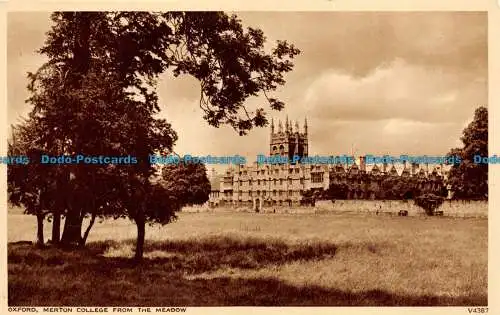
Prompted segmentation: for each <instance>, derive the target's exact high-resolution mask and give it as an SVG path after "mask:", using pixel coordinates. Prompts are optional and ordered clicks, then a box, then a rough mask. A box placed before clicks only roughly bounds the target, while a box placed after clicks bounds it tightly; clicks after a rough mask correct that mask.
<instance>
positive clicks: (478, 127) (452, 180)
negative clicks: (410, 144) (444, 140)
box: [448, 106, 488, 199]
mask: <svg viewBox="0 0 500 315" xmlns="http://www.w3.org/2000/svg"><path fill="white" fill-rule="evenodd" d="M461 140H462V142H463V144H464V145H463V147H462V148H454V149H452V150H451V151H450V153H449V154H448V155H449V156H458V157H460V159H461V163H459V164H454V165H453V166H452V168H451V170H450V173H449V176H448V183H449V184H450V185H451V187H452V190H453V191H454V198H460V199H487V198H488V164H485V163H477V161H474V156H476V155H477V156H481V157H488V109H487V108H486V107H483V106H481V107H479V108H477V109H476V111H475V113H474V119H473V121H472V122H471V123H470V124H469V125H468V126H467V127H466V128H465V129H464V131H463V135H462V137H461Z"/></svg>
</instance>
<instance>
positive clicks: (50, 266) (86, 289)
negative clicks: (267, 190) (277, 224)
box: [8, 237, 487, 306]
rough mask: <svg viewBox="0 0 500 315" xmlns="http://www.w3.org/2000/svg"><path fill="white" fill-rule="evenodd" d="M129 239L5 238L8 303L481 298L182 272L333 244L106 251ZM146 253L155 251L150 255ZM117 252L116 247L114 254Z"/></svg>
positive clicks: (358, 302)
mask: <svg viewBox="0 0 500 315" xmlns="http://www.w3.org/2000/svg"><path fill="white" fill-rule="evenodd" d="M132 245H133V242H132V241H125V242H119V243H118V242H113V241H107V242H98V243H91V244H89V246H88V248H86V249H83V250H77V251H62V250H59V249H55V248H46V249H37V248H35V247H33V246H30V245H27V244H9V248H8V261H9V279H8V280H9V297H8V301H9V305H10V306H29V305H33V306H34V305H36V306H43V305H50V306H77V305H78V306H436V305H453V306H459V305H460V306H463V305H469V306H470V305H486V304H487V297H486V296H481V295H478V296H469V297H437V296H406V295H397V294H392V293H389V292H385V291H379V290H371V291H366V292H361V293H352V292H344V291H340V290H337V289H325V288H322V287H318V286H301V287H299V286H294V285H290V284H288V283H286V282H284V281H281V280H279V279H276V278H256V279H235V278H229V277H220V278H215V279H199V278H198V279H195V280H188V279H186V275H189V274H196V273H202V272H205V271H209V270H217V269H221V268H228V267H229V268H245V269H248V268H251V269H258V268H264V267H266V266H270V265H279V264H284V263H289V262H293V261H297V260H319V259H325V258H331V257H333V256H334V255H335V252H336V250H337V248H336V246H335V245H332V244H325V243H313V244H300V245H287V244H286V243H284V242H281V241H269V240H265V241H264V240H258V239H233V238H229V237H217V238H215V237H214V238H208V239H200V240H189V241H162V242H148V243H147V244H146V247H145V249H146V251H145V254H146V257H148V255H149V256H150V257H151V258H146V259H145V261H144V264H142V265H141V266H138V267H134V265H133V263H132V262H131V260H130V259H129V258H124V257H107V256H108V255H107V254H109V253H110V252H114V253H115V254H120V250H123V249H124V248H128V247H130V246H132ZM153 254H156V255H157V256H158V255H159V256H161V257H155V256H154V255H153ZM117 256H120V255H117Z"/></svg>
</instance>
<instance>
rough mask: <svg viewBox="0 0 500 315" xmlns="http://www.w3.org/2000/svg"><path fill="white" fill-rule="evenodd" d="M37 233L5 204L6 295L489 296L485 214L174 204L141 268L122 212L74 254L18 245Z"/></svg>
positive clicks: (205, 298) (249, 299)
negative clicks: (191, 208)
mask: <svg viewBox="0 0 500 315" xmlns="http://www.w3.org/2000/svg"><path fill="white" fill-rule="evenodd" d="M35 235H36V219H35V217H32V216H26V215H22V214H19V213H10V214H9V220H8V238H9V242H10V243H9V246H8V260H9V264H8V273H9V278H8V281H9V297H8V300H9V305H12V306H14V305H16V306H21V305H22V306H25V305H36V306H42V305H51V306H77V305H78V306H181V305H182V306H236V305H241V306H245V305H246V306H250V305H252V306H288V305H290V306H292V305H293V306H300V305H302V306H395V305H397V306H437V305H453V306H472V305H481V306H484V305H487V304H488V301H487V291H488V290H487V287H488V286H487V281H488V244H487V239H488V221H487V219H463V218H443V217H391V216H375V215H361V214H303V215H301V214H293V215H292V214H258V213H180V215H179V220H178V221H177V222H174V223H172V224H169V225H166V226H163V227H159V226H153V227H148V229H147V231H146V240H147V241H146V247H145V258H146V259H145V262H144V264H143V265H141V266H140V267H134V266H132V264H131V262H130V258H131V257H132V256H133V249H134V238H135V236H136V230H135V225H134V224H133V223H131V222H130V221H127V220H117V221H113V220H111V221H105V222H102V223H96V225H95V226H94V228H93V230H92V231H91V234H90V236H89V242H88V246H87V248H85V249H82V250H78V251H74V252H67V251H66V252H65V251H62V250H58V249H54V248H47V249H42V250H41V249H36V248H34V247H33V246H31V245H28V244H23V243H16V242H18V241H24V240H30V241H32V240H34V238H35ZM46 236H50V223H46Z"/></svg>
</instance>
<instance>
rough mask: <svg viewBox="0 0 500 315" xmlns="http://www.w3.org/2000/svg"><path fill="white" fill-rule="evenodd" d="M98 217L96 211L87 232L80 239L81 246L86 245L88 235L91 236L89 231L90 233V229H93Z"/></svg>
mask: <svg viewBox="0 0 500 315" xmlns="http://www.w3.org/2000/svg"><path fill="white" fill-rule="evenodd" d="M96 217H97V215H96V213H95V212H94V213H92V219H90V223H89V226H88V227H87V229H86V230H85V234H83V237H82V239H81V240H80V244H79V246H80V247H83V246H85V243H86V242H87V237H88V236H89V233H90V229H92V226H93V225H94V222H95V219H96Z"/></svg>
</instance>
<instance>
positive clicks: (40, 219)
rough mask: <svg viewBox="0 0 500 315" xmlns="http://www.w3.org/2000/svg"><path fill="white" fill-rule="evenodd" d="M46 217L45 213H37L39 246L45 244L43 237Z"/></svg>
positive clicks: (37, 241)
mask: <svg viewBox="0 0 500 315" xmlns="http://www.w3.org/2000/svg"><path fill="white" fill-rule="evenodd" d="M44 219H45V215H43V214H42V213H37V215H36V223H37V231H36V244H37V246H38V247H44V246H45V240H44V238H43V220H44Z"/></svg>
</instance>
